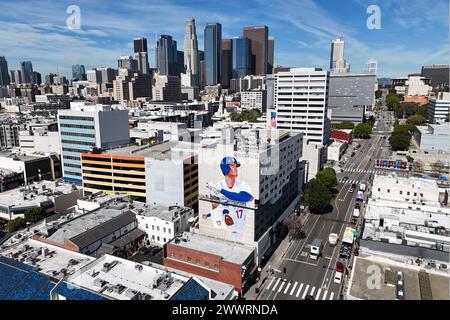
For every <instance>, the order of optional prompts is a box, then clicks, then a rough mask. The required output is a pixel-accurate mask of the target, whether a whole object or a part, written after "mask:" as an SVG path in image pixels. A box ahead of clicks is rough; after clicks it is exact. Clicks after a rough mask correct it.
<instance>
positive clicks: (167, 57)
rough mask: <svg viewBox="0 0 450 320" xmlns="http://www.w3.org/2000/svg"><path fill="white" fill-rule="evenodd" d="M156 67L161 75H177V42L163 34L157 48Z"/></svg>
mask: <svg viewBox="0 0 450 320" xmlns="http://www.w3.org/2000/svg"><path fill="white" fill-rule="evenodd" d="M155 59H156V68H158V72H159V74H160V75H164V76H177V42H176V41H175V40H173V39H172V36H169V35H165V34H162V35H161V37H160V38H159V40H158V42H157V44H156V49H155Z"/></svg>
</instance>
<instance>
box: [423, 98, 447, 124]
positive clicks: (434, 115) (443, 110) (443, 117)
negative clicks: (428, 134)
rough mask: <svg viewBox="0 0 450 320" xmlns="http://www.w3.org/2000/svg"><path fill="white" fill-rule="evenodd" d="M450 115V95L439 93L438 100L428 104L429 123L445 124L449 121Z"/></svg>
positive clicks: (434, 99)
mask: <svg viewBox="0 0 450 320" xmlns="http://www.w3.org/2000/svg"><path fill="white" fill-rule="evenodd" d="M449 113H450V93H449V92H439V93H438V95H437V97H436V98H432V99H430V102H429V103H428V121H429V122H430V123H443V122H445V121H447V119H448V116H449Z"/></svg>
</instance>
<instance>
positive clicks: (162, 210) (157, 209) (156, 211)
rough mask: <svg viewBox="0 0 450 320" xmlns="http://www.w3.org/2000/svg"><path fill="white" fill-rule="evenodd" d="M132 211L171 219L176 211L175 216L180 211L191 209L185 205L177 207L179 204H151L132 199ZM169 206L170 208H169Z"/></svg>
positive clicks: (145, 215)
mask: <svg viewBox="0 0 450 320" xmlns="http://www.w3.org/2000/svg"><path fill="white" fill-rule="evenodd" d="M133 207H134V208H133V209H131V211H133V212H134V213H136V215H140V216H144V217H155V218H159V219H161V220H166V221H173V220H174V219H172V218H173V217H175V215H174V214H175V213H178V215H177V217H179V216H180V215H179V214H180V213H181V212H189V211H190V210H191V209H190V208H187V207H179V206H164V205H158V204H156V205H152V204H147V203H144V202H138V201H133ZM169 207H171V209H172V210H169Z"/></svg>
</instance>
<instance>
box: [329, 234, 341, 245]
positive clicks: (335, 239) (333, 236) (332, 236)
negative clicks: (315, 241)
mask: <svg viewBox="0 0 450 320" xmlns="http://www.w3.org/2000/svg"><path fill="white" fill-rule="evenodd" d="M338 239H339V236H338V234H337V233H330V235H329V236H328V242H329V243H330V246H333V247H334V246H335V245H336V243H337V242H338Z"/></svg>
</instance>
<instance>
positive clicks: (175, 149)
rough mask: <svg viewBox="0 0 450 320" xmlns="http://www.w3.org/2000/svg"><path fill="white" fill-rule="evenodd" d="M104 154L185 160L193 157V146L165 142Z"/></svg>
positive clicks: (108, 151) (125, 148) (112, 150)
mask: <svg viewBox="0 0 450 320" xmlns="http://www.w3.org/2000/svg"><path fill="white" fill-rule="evenodd" d="M105 153H106V154H109V155H113V156H134V157H144V158H153V159H161V160H164V159H177V158H181V159H186V158H188V157H191V156H193V155H194V154H195V153H194V150H193V145H192V144H191V143H187V142H179V141H167V142H164V143H161V144H157V145H153V146H150V145H145V146H136V145H130V146H127V147H123V148H116V149H111V150H107V151H106V152H105Z"/></svg>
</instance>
